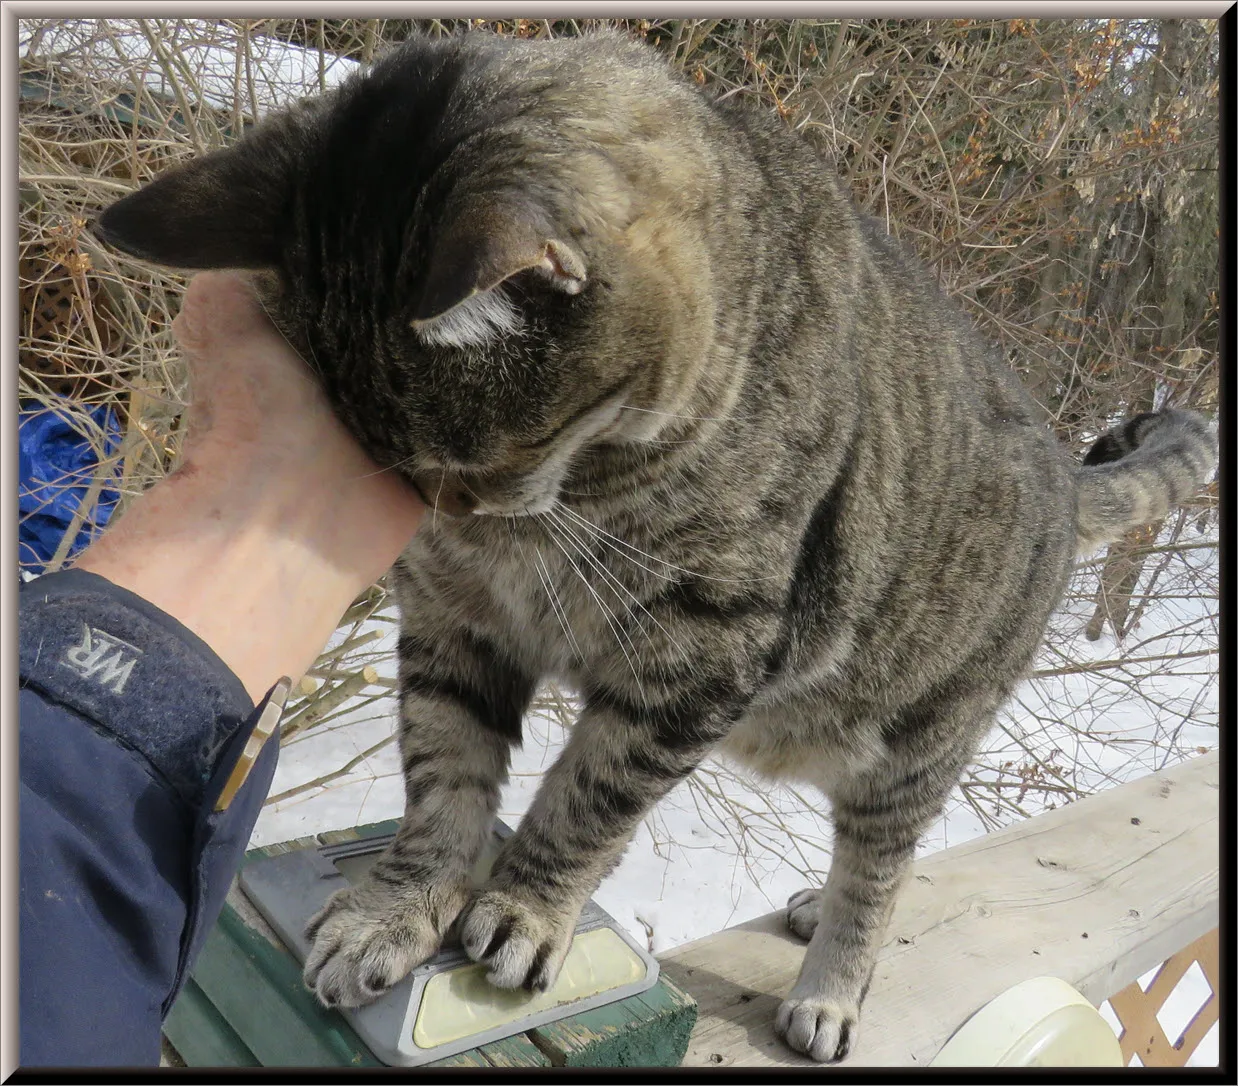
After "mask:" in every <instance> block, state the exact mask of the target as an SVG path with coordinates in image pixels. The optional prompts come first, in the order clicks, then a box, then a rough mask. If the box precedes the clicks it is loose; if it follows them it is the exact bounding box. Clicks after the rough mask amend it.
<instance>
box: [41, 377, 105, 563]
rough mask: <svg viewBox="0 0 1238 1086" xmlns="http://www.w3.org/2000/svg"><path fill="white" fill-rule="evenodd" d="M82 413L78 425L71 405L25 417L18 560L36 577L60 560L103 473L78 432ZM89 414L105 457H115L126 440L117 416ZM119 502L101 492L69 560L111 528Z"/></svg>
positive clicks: (98, 409) (100, 412)
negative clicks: (105, 528)
mask: <svg viewBox="0 0 1238 1086" xmlns="http://www.w3.org/2000/svg"><path fill="white" fill-rule="evenodd" d="M77 411H78V414H79V417H78V418H77V419H75V418H74V414H73V413H70V411H68V410H67V401H66V409H61V410H58V409H56V408H54V407H48V406H46V405H44V404H30V405H27V406H24V407H23V408H22V410H21V413H20V419H19V423H18V445H19V450H20V457H19V461H20V462H19V465H18V473H19V479H18V508H19V510H20V513H19V515H20V527H19V535H18V560H19V561H20V563H21V566H22V568H23V569H24V570H28V571H29V572H31V573H41V572H43V569H44V568H45V567H46V566H47V564H48V562H49V561H51V559H52V557H53V555H55V553H56V550H57V548H58V547H59V546H60V541H61V539H62V538H63V537H64V534H65V532H67V531H68V530H69V527H70V525H71V524H72V523H73V518H74V517H75V516H76V515H77V511H78V508H79V507H80V506H81V503H82V500H83V499H84V498H85V497H86V492H87V490H88V489H89V487H90V483H91V480H92V479H93V478H94V476H95V473H96V472H97V471H98V468H99V459H100V458H99V455H98V452H97V451H96V449H95V448H94V447H92V445H91V442H90V439H89V438H88V437H87V436H86V434H84V433H83V432H82V431H81V430H80V429H78V427H79V426H82V425H83V420H82V419H81V418H80V412H81V409H80V408H78V409H77ZM86 413H87V414H88V415H89V416H90V418H91V419H93V420H94V422H95V425H96V426H97V427H98V428H99V429H100V430H101V431H102V432H103V434H104V457H107V456H111V455H112V454H113V453H114V452H115V451H116V449H117V447H118V446H119V445H120V439H121V433H120V422H119V420H118V419H117V417H116V412H115V411H113V410H112V408H111V407H109V406H108V405H106V404H102V405H100V406H98V407H96V408H94V409H93V410H90V411H88V412H86ZM75 422H76V424H77V425H75ZM119 497H120V495H119V493H118V491H117V490H116V489H115V488H114V487H111V486H104V487H103V488H102V489H101V490H100V491H99V499H98V501H97V502H96V504H95V506H94V508H93V509H92V510H91V511H90V512H89V514H88V515H87V516H86V518H85V520H84V521H83V522H82V524H81V527H80V528H79V530H78V532H77V536H76V538H75V539H74V541H73V544H72V546H71V547H70V548H69V557H72V556H74V555H76V554H77V553H78V552H79V551H80V550H81V549H82V548H83V547H85V546H86V544H87V543H89V542H90V540H91V538H93V536H94V535H95V533H97V532H98V531H99V530H100V529H101V528H102V527H103V526H104V525H105V524H107V522H108V519H109V518H110V517H111V515H112V510H113V509H114V508H115V506H116V502H117V500H118V499H119Z"/></svg>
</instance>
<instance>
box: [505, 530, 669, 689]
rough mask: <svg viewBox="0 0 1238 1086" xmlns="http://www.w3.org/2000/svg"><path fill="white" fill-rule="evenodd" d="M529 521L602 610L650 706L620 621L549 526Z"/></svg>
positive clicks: (633, 649)
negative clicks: (564, 561) (627, 647)
mask: <svg viewBox="0 0 1238 1086" xmlns="http://www.w3.org/2000/svg"><path fill="white" fill-rule="evenodd" d="M529 519H530V520H532V521H535V522H536V523H537V525H538V526H539V527H540V528H541V530H542V532H543V533H544V534H545V536H546V538H547V539H549V540H550V541H551V542H552V543H553V544H554V545H555V546H556V547H558V548H559V550H560V551H561V552H562V554H563V557H564V558H566V559H567V564H568V566H569V567H570V568H571V570H572V572H573V573H575V574H576V576H577V577H578V578H579V579H580V583H581V584H583V585H584V586H585V589H586V591H588V593H589V595H591V596H592V597H593V599H594V601H595V602H596V603H597V605H598V607H599V608H601V611H602V617H603V618H604V619H605V620H606V625H607V626H609V627H610V631H611V633H612V634H613V635H614V638H615V644H616V645H618V646H619V651H620V652H621V653H623V658H624V659H625V660H626V661H627V662H628V667H629V668H630V669H631V672H632V678H633V679H634V680H635V681H636V689H637V690H638V691H639V692H640V696H641V700H642V701H643V702H645V703H646V704H648V698H647V697H646V695H645V687H644V684H643V683H642V682H641V680H640V675H639V674H638V672H637V670H636V664H635V663H633V662H632V657H631V656H630V655H629V654H628V650H627V649H626V648H624V646H623V637H622V636H621V635H622V632H623V631H622V627H621V626H620V625H619V620H618V619H617V618H616V617H615V614H614V612H613V611H611V609H610V608H609V607H607V606H606V601H605V600H603V599H602V597H601V596H600V595H598V592H597V589H595V588H594V587H593V585H591V584H590V583H589V578H588V577H586V576H585V575H584V572H583V571H582V570H581V569H580V567H579V566H577V565H576V562H575V561H574V560H573V557H572V555H571V554H569V553H568V550H567V548H566V546H565V545H564V544H563V543H562V542H560V540H559V538H558V537H557V536H556V535H555V533H554V532H553V531H551V529H550V526H549V524H548V523H547V522H546V521H544V520H542V518H541V517H540V516H537V517H530V518H529ZM628 644H629V647H630V648H631V649H632V651H633V652H636V646H635V645H633V644H632V643H631V641H630V640H629V642H628Z"/></svg>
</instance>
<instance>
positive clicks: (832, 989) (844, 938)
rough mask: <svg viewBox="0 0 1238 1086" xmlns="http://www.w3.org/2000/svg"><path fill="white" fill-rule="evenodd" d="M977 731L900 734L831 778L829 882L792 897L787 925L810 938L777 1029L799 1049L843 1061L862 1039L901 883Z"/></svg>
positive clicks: (819, 1057)
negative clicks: (877, 753)
mask: <svg viewBox="0 0 1238 1086" xmlns="http://www.w3.org/2000/svg"><path fill="white" fill-rule="evenodd" d="M933 730H934V732H937V734H938V735H943V734H947V732H948V730H947V729H942V730H941V731H940V732H938V731H937V729H933ZM972 734H974V730H973V729H972V728H970V727H968V728H966V729H964V730H963V731H961V732H959V733H957V734H955V735H953V736H950V738H949V739H948V740H946V741H945V742H940V743H939V742H929V743H923V744H920V743H916V744H914V745H911V744H907V743H905V742H897V741H896V745H894V746H893V747H892V749H891V750H890V753H889V755H888V757H886V758H883V759H882V761H881V763H879V764H878V765H877V766H874V767H873V768H871V769H870V770H868V771H867V772H865V773H863V774H860V775H858V776H851V777H848V778H846V779H845V780H841V781H839V782H836V783H835V784H834V785H832V786H831V789H830V800H831V804H832V808H833V822H834V853H833V858H832V860H831V862H830V869H829V874H828V876H827V877H826V882H825V886H824V887H823V888H822V889H820V890H802V891H800V892H799V893H798V894H795V895H793V896H792V897H791V899H790V901H789V902H788V905H787V922H788V924H789V926H790V927H791V929H792V931H794V932H795V933H796V934H797V935H799V936H801V938H806V939H808V941H809V942H808V948H807V951H806V952H805V955H804V964H803V966H802V968H801V970H800V975H799V979H798V980H797V981H796V982H795V986H794V987H793V988H792V989H791V993H790V995H789V996H788V997H787V999H786V1000H785V1001H784V1002H783V1003H782V1005H781V1006H780V1007H779V1009H778V1012H777V1018H776V1019H775V1028H776V1030H777V1032H778V1033H779V1034H780V1035H781V1036H782V1037H783V1038H784V1040H785V1041H786V1042H787V1044H788V1045H789V1046H790V1047H791V1048H793V1049H795V1050H796V1051H797V1052H802V1053H804V1054H805V1055H808V1056H811V1057H812V1058H813V1059H815V1060H818V1061H820V1062H823V1063H836V1062H838V1061H839V1060H842V1059H845V1058H846V1056H847V1054H848V1052H849V1051H850V1050H851V1048H852V1046H853V1045H854V1044H855V1040H856V1035H857V1026H858V1022H859V1015H860V1005H861V1003H863V1001H864V997H865V995H866V994H867V992H868V985H869V981H870V979H871V977H872V973H873V967H874V964H875V962H876V957H877V952H878V950H879V949H880V947H881V942H882V937H883V935H884V933H885V929H886V925H887V923H888V921H889V917H890V913H891V911H892V910H893V907H894V903H895V900H896V898H897V895H898V890H899V887H900V886H901V884H902V882H903V879H904V878H905V877H906V875H907V872H908V869H909V868H910V866H911V861H912V859H913V857H914V855H915V849H916V844H917V843H918V841H919V840H920V837H921V835H922V834H923V833H924V831H925V830H926V829H927V828H928V827H929V826H930V825H931V824H932V822H933V821H934V820H935V819H936V818H937V817H938V816H939V815H940V814H941V812H942V810H943V808H944V805H945V801H946V798H947V796H948V795H949V793H950V790H951V789H952V788H953V787H954V785H955V783H956V782H957V781H958V779H959V775H960V773H961V772H962V769H963V767H964V765H965V764H966V762H967V759H968V758H969V756H970V754H971V744H970V742H964V741H962V737H963V735H966V736H968V737H970V736H971V735H972Z"/></svg>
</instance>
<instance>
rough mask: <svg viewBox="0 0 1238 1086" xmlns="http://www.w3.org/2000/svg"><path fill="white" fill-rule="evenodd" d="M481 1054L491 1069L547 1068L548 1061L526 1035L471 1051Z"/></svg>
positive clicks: (522, 1034) (519, 1035) (518, 1035)
mask: <svg viewBox="0 0 1238 1086" xmlns="http://www.w3.org/2000/svg"><path fill="white" fill-rule="evenodd" d="M473 1051H474V1052H479V1053H481V1055H482V1056H484V1057H485V1059H486V1062H487V1063H489V1065H490V1066H491V1067H549V1066H550V1060H549V1058H547V1056H546V1054H545V1053H544V1052H543V1051H542V1050H541V1049H540V1048H538V1047H537V1045H535V1044H534V1043H533V1042H532V1041H531V1040H529V1037H528V1035H527V1034H524V1033H518V1034H517V1035H516V1036H515V1037H505V1038H504V1039H503V1040H501V1041H491V1042H490V1044H488V1045H482V1046H481V1048H475V1049H473Z"/></svg>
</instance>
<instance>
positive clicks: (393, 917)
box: [304, 881, 466, 1007]
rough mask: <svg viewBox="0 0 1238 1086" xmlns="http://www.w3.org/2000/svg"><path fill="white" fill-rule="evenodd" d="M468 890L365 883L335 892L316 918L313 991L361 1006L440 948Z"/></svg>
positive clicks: (331, 1001)
mask: <svg viewBox="0 0 1238 1086" xmlns="http://www.w3.org/2000/svg"><path fill="white" fill-rule="evenodd" d="M465 895H466V892H465V889H464V887H463V886H460V887H458V888H456V887H453V888H445V887H434V888H426V887H423V886H418V885H410V886H387V885H384V884H381V883H374V882H369V881H367V882H363V883H361V884H360V885H359V886H351V887H348V888H347V889H344V890H340V891H338V892H337V893H335V894H333V895H332V896H331V898H330V899H329V900H328V901H327V904H326V905H325V906H324V907H323V909H322V910H321V911H320V912H319V913H318V914H317V915H316V916H315V917H314V918H313V919H312V920H311V921H310V923H309V926H308V927H307V928H306V932H305V934H306V936H307V937H308V938H309V940H310V951H309V954H308V955H306V958H305V972H304V979H305V984H306V986H307V987H308V988H309V989H310V990H311V991H312V992H313V993H314V994H315V995H316V996H318V999H319V1000H320V1002H322V1003H323V1004H324V1005H325V1006H327V1007H337V1006H338V1007H360V1006H362V1005H364V1004H366V1003H370V1002H372V1001H373V1000H375V999H377V998H378V997H379V996H380V995H382V994H383V993H384V992H386V991H387V990H388V989H389V988H391V987H392V986H393V985H395V984H398V983H399V982H400V981H401V980H403V979H404V978H405V977H406V976H407V975H408V973H409V971H410V970H411V969H413V967H414V966H417V965H420V964H421V963H422V962H424V961H425V960H426V959H428V958H429V957H431V956H432V955H433V954H434V953H435V952H436V951H437V950H438V948H439V945H440V944H441V942H442V939H443V933H444V932H445V931H446V930H447V928H448V926H449V925H450V924H451V922H452V920H453V919H455V916H456V914H457V913H458V912H459V910H460V907H461V906H462V905H463V904H464V901H465Z"/></svg>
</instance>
